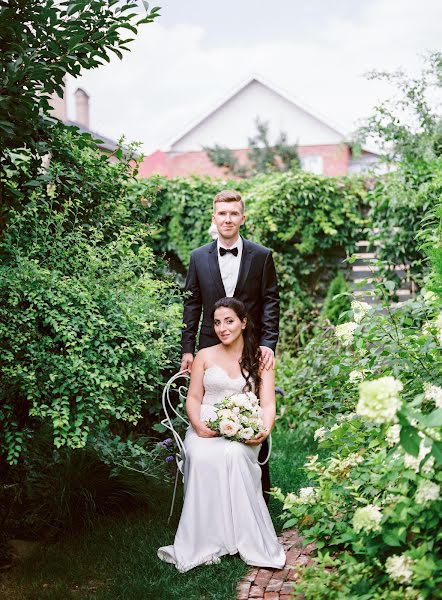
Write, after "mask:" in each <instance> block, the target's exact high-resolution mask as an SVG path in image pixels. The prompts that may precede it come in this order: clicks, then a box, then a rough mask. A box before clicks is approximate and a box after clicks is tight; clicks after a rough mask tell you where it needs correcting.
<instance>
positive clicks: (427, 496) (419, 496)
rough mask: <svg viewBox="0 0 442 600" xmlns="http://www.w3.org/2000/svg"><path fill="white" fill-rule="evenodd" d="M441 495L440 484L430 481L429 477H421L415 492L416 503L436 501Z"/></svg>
mask: <svg viewBox="0 0 442 600" xmlns="http://www.w3.org/2000/svg"><path fill="white" fill-rule="evenodd" d="M439 497H440V486H439V485H437V483H433V482H432V481H428V479H421V480H420V481H419V483H418V485H417V490H416V494H415V497H414V498H415V500H416V504H426V503H427V502H434V501H435V500H439Z"/></svg>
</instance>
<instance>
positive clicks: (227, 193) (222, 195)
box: [213, 190, 244, 212]
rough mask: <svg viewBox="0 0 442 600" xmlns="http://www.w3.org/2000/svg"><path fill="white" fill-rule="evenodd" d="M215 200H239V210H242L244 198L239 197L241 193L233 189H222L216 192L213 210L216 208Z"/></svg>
mask: <svg viewBox="0 0 442 600" xmlns="http://www.w3.org/2000/svg"><path fill="white" fill-rule="evenodd" d="M217 202H239V203H240V205H241V212H244V200H243V199H242V198H241V194H240V193H239V192H236V191H235V190H223V191H222V192H218V194H217V195H216V196H215V198H214V200H213V212H215V210H216V204H217Z"/></svg>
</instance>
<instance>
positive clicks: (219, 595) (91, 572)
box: [0, 430, 314, 600]
mask: <svg viewBox="0 0 442 600" xmlns="http://www.w3.org/2000/svg"><path fill="white" fill-rule="evenodd" d="M313 452H314V446H306V445H302V444H300V442H299V441H298V438H297V435H296V432H294V431H287V430H284V431H280V430H275V432H274V434H273V452H272V458H271V466H270V472H271V477H272V485H274V486H278V487H280V488H281V489H282V490H283V491H284V492H288V491H296V490H297V489H298V488H299V487H301V486H302V485H304V484H305V483H306V477H305V474H304V473H303V471H302V465H303V463H304V462H305V458H306V456H307V455H309V454H312V453H313ZM152 494H153V500H154V501H152V502H151V503H150V504H151V506H150V507H149V509H146V510H143V511H137V512H133V513H132V514H129V515H122V516H118V517H115V516H114V517H112V519H108V520H103V521H100V522H97V524H96V526H95V528H94V529H93V530H91V531H88V532H85V531H83V532H78V533H77V534H76V535H73V536H71V537H69V538H67V539H65V540H63V541H61V542H59V543H57V544H53V545H51V546H42V547H41V548H40V549H39V550H37V551H36V552H35V553H34V554H33V555H32V556H31V557H30V558H29V559H27V560H26V561H24V562H22V563H20V564H19V565H17V566H16V567H15V568H14V569H12V570H11V571H9V572H6V573H3V574H2V575H0V596H1V597H4V598H7V599H8V600H73V599H77V600H150V599H152V600H153V599H155V600H166V599H167V600H178V599H180V600H181V599H183V598H184V599H186V600H212V599H213V600H233V599H234V598H235V590H236V585H237V582H238V581H239V580H240V579H241V577H242V575H243V574H245V573H246V571H247V569H248V567H247V565H245V564H244V563H243V562H242V561H241V560H240V559H239V558H238V557H224V558H223V559H222V560H221V563H220V564H218V565H210V566H204V567H198V568H196V569H193V570H192V571H189V572H188V573H185V574H181V573H178V572H177V571H176V569H175V568H174V567H173V566H172V565H169V564H166V563H163V562H162V561H160V560H159V559H158V558H157V556H156V550H157V548H158V547H159V546H163V545H167V544H170V543H172V542H173V537H174V533H175V530H176V527H177V523H178V519H179V512H180V501H181V499H180V498H179V499H178V501H177V505H176V508H175V513H176V514H175V515H174V519H173V520H172V522H171V524H170V525H168V524H167V516H168V511H169V506H170V499H171V489H170V488H169V487H167V488H166V489H164V488H153V489H152ZM269 509H270V513H271V515H272V518H273V522H274V523H275V527H276V529H277V531H278V532H279V531H280V530H281V525H282V522H281V520H280V519H278V516H279V514H280V512H281V504H280V503H279V502H278V501H276V500H275V499H274V498H271V500H270V504H269Z"/></svg>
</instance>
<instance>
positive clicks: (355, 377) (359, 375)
mask: <svg viewBox="0 0 442 600" xmlns="http://www.w3.org/2000/svg"><path fill="white" fill-rule="evenodd" d="M348 378H349V380H350V381H351V382H352V383H354V382H355V381H362V380H363V379H364V373H363V372H362V371H351V373H350V374H349V376H348Z"/></svg>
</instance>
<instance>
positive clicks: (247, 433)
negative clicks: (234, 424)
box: [239, 427, 254, 440]
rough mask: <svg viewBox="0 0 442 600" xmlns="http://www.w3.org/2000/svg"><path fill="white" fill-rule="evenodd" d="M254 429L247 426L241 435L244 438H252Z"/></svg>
mask: <svg viewBox="0 0 442 600" xmlns="http://www.w3.org/2000/svg"><path fill="white" fill-rule="evenodd" d="M253 433H254V432H253V429H252V428H251V427H245V428H244V429H242V430H241V431H240V432H239V437H240V438H241V439H243V440H250V439H251V438H252V437H253Z"/></svg>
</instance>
